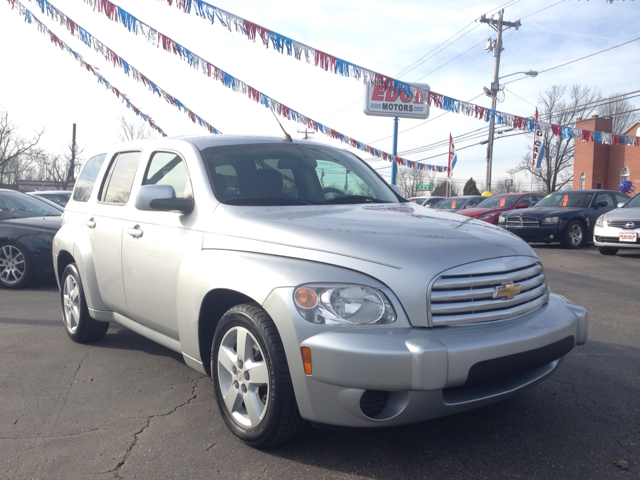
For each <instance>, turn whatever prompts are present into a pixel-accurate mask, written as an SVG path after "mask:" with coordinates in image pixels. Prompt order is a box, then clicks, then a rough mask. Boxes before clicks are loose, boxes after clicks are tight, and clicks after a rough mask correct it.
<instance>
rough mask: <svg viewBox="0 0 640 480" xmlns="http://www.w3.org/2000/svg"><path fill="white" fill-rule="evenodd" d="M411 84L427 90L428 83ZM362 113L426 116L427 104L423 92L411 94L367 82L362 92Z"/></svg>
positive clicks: (410, 116)
mask: <svg viewBox="0 0 640 480" xmlns="http://www.w3.org/2000/svg"><path fill="white" fill-rule="evenodd" d="M413 86H415V87H418V88H420V89H421V90H423V91H424V92H427V91H429V85H427V84H425V83H416V84H413ZM421 100H422V101H421ZM364 113H365V114H366V115H375V116H382V117H401V118H427V117H428V116H429V105H427V104H426V94H425V93H422V94H421V93H420V92H416V93H415V94H413V96H411V95H410V94H408V93H406V92H405V91H404V90H399V89H394V88H393V87H385V86H382V85H369V84H367V85H366V86H365V93H364Z"/></svg>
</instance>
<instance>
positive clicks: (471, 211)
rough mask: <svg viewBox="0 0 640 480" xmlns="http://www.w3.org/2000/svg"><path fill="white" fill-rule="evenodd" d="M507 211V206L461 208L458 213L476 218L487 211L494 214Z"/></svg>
mask: <svg viewBox="0 0 640 480" xmlns="http://www.w3.org/2000/svg"><path fill="white" fill-rule="evenodd" d="M507 211H509V207H503V208H493V207H491V208H475V207H472V208H465V209H464V210H462V211H461V212H459V213H460V215H464V216H465V217H473V218H478V217H481V216H482V215H487V214H489V213H491V214H494V213H499V212H507Z"/></svg>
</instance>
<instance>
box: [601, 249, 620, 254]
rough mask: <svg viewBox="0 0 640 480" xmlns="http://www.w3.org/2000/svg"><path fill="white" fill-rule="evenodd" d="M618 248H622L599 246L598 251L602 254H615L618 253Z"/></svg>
mask: <svg viewBox="0 0 640 480" xmlns="http://www.w3.org/2000/svg"><path fill="white" fill-rule="evenodd" d="M618 250H620V249H619V248H616V247H598V251H599V252H600V253H601V254H602V255H615V254H616V253H618Z"/></svg>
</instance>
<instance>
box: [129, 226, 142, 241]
mask: <svg viewBox="0 0 640 480" xmlns="http://www.w3.org/2000/svg"><path fill="white" fill-rule="evenodd" d="M127 233H128V234H129V235H131V236H132V237H133V238H140V237H141V236H142V230H141V229H140V225H136V226H135V227H132V228H128V229H127Z"/></svg>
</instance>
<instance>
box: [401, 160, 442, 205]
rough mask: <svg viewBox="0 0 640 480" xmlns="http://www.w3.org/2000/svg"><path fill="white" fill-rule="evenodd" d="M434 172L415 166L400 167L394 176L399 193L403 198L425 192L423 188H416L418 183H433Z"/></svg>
mask: <svg viewBox="0 0 640 480" xmlns="http://www.w3.org/2000/svg"><path fill="white" fill-rule="evenodd" d="M435 177H436V173H435V172H432V171H427V170H418V169H416V168H408V167H400V170H399V171H398V175H397V176H396V184H397V185H398V188H399V189H400V194H401V195H402V196H403V197H405V198H410V197H419V196H420V195H424V194H425V190H418V187H419V186H420V184H422V185H423V186H424V185H425V184H430V183H435Z"/></svg>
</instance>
